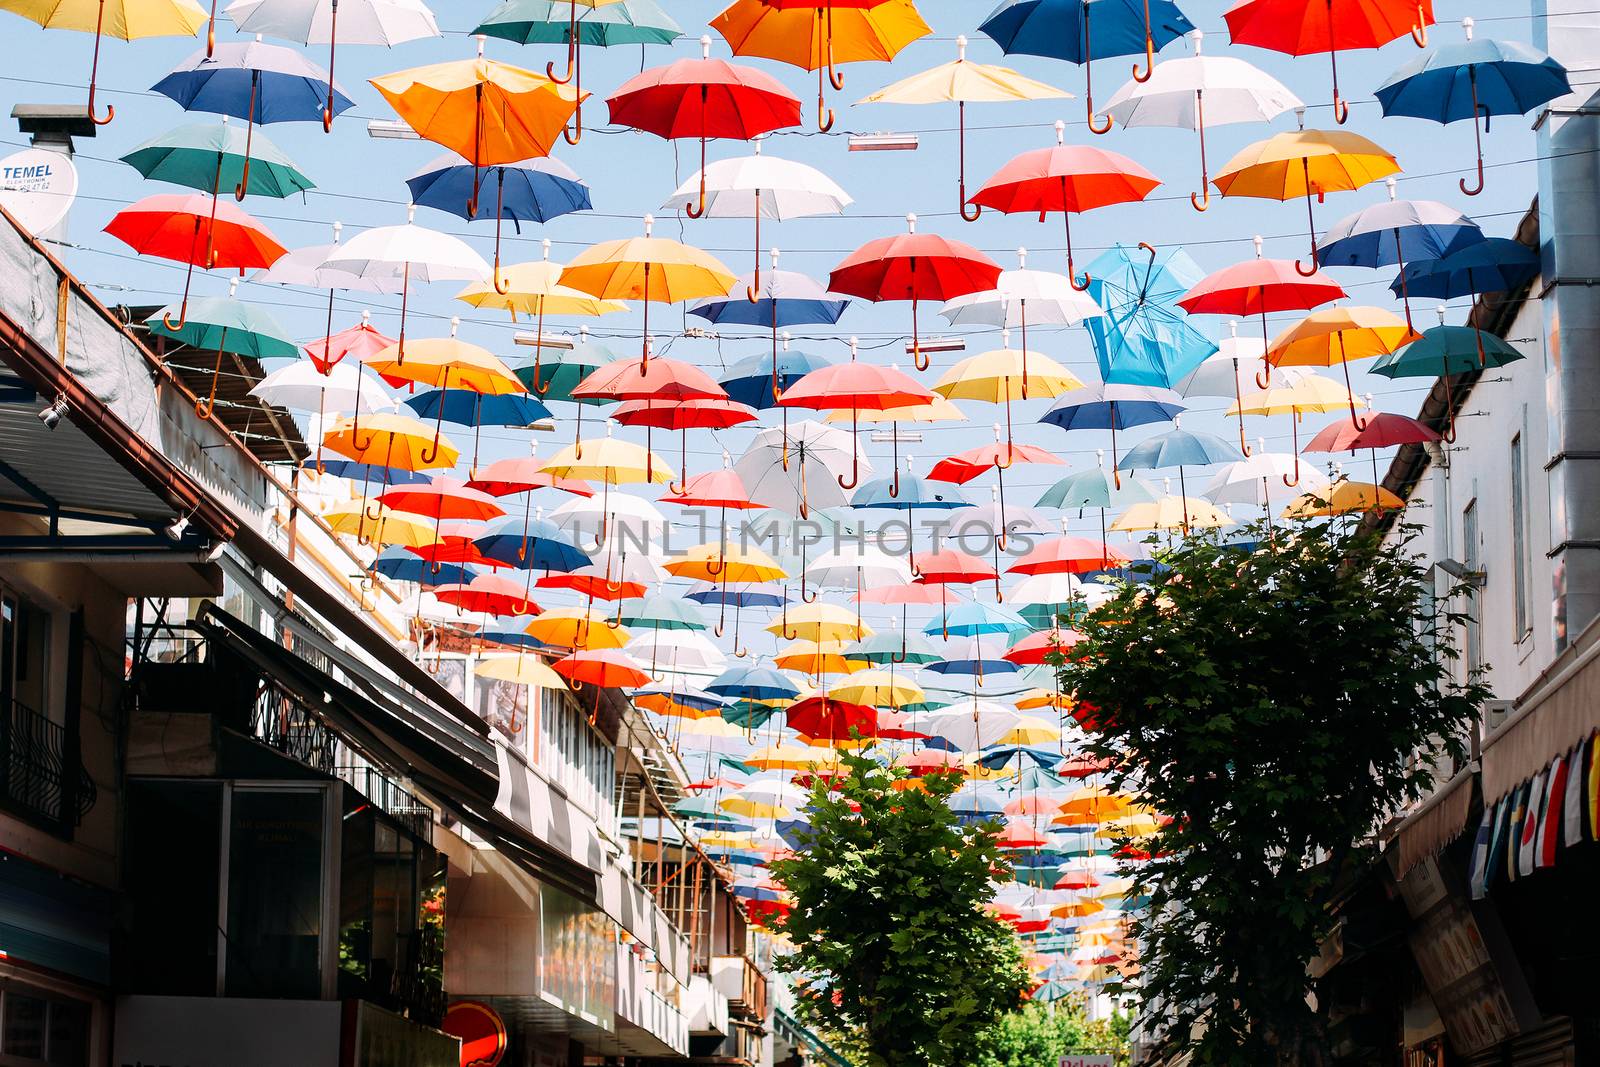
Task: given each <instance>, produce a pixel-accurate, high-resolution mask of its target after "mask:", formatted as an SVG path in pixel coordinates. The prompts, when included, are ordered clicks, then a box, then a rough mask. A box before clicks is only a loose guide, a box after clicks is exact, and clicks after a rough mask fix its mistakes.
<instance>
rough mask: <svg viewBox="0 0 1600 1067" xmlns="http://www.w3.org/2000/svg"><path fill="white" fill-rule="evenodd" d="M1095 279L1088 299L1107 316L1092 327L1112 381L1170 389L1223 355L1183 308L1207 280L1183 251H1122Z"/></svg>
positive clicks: (1107, 257) (1111, 254) (1146, 247)
mask: <svg viewBox="0 0 1600 1067" xmlns="http://www.w3.org/2000/svg"><path fill="white" fill-rule="evenodd" d="M1141 253H1142V255H1141ZM1089 272H1090V275H1091V280H1090V282H1089V295H1090V296H1092V297H1093V298H1094V299H1095V302H1096V303H1098V304H1099V305H1100V306H1101V307H1102V308H1104V309H1105V315H1103V316H1101V317H1100V318H1092V319H1089V320H1087V322H1086V325H1087V328H1088V330H1089V340H1090V341H1091V342H1092V343H1093V345H1094V354H1095V360H1096V362H1098V363H1099V365H1100V375H1101V377H1102V378H1104V379H1105V381H1107V382H1115V383H1119V384H1132V385H1149V386H1157V387H1160V388H1165V389H1170V388H1172V387H1173V386H1174V385H1175V384H1177V382H1179V381H1180V380H1182V379H1183V378H1184V377H1185V376H1186V375H1187V374H1188V373H1189V372H1190V371H1192V370H1194V369H1195V368H1196V367H1198V366H1199V365H1200V364H1201V363H1203V362H1205V360H1206V359H1207V358H1209V357H1210V356H1211V355H1212V353H1214V352H1216V351H1217V346H1216V344H1215V343H1213V342H1212V341H1211V340H1210V339H1209V338H1207V337H1205V336H1204V335H1203V334H1201V333H1200V331H1198V330H1196V329H1195V328H1194V327H1193V326H1191V325H1190V324H1189V322H1188V319H1187V318H1186V317H1185V316H1184V315H1183V314H1182V313H1181V312H1180V310H1179V308H1178V300H1179V299H1180V298H1181V297H1182V296H1183V294H1184V293H1185V292H1187V291H1188V290H1189V289H1191V288H1192V287H1193V286H1195V285H1196V284H1198V283H1199V281H1200V268H1199V267H1198V266H1197V265H1196V264H1195V262H1194V260H1192V259H1190V258H1189V254H1188V253H1187V252H1185V251H1184V250H1183V249H1182V248H1171V249H1166V250H1163V251H1158V250H1157V249H1156V248H1155V247H1154V246H1153V245H1150V244H1148V243H1146V242H1142V241H1141V242H1140V243H1139V247H1138V248H1137V249H1131V248H1128V247H1126V246H1125V245H1120V244H1119V245H1117V246H1115V247H1113V248H1111V249H1109V250H1107V251H1106V252H1103V253H1102V254H1101V255H1100V256H1099V257H1098V258H1097V259H1095V261H1094V262H1093V263H1091V264H1090V265H1089Z"/></svg>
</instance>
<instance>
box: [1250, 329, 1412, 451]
mask: <svg viewBox="0 0 1600 1067" xmlns="http://www.w3.org/2000/svg"><path fill="white" fill-rule="evenodd" d="M1421 336H1422V335H1421V334H1420V333H1417V332H1416V331H1415V330H1413V329H1412V328H1411V327H1410V326H1409V325H1408V324H1407V323H1406V320H1405V319H1402V318H1401V317H1400V316H1398V315H1396V314H1395V313H1394V312H1392V311H1386V310H1384V309H1383V308H1377V307H1335V308H1324V309H1323V310H1321V311H1313V312H1312V313H1311V314H1309V315H1307V316H1306V317H1305V318H1303V319H1301V320H1300V321H1299V322H1297V323H1295V324H1294V325H1293V326H1291V327H1289V328H1288V329H1287V330H1285V331H1283V332H1282V333H1280V334H1279V335H1278V336H1277V337H1275V338H1273V339H1272V344H1270V345H1268V346H1267V352H1266V355H1265V357H1263V358H1265V359H1266V361H1267V363H1268V365H1270V366H1273V367H1331V366H1333V365H1334V364H1335V363H1337V364H1339V365H1340V366H1341V367H1343V368H1344V387H1345V390H1346V392H1347V393H1348V394H1349V396H1350V421H1351V423H1353V424H1354V425H1355V427H1356V429H1358V430H1360V429H1363V428H1364V427H1365V425H1366V423H1365V422H1363V421H1362V420H1361V419H1360V418H1359V417H1358V416H1357V415H1356V405H1355V391H1354V389H1353V388H1352V386H1351V384H1350V361H1351V360H1352V359H1370V358H1372V357H1374V356H1383V355H1388V354H1389V353H1391V352H1395V351H1398V350H1399V349H1401V348H1404V347H1405V346H1406V345H1408V344H1410V343H1411V342H1412V341H1415V340H1417V339H1418V338H1420V337H1421Z"/></svg>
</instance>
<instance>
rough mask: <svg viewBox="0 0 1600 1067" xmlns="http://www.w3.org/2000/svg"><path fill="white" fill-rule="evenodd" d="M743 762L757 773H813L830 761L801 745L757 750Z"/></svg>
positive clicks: (770, 746) (781, 745) (828, 758)
mask: <svg viewBox="0 0 1600 1067" xmlns="http://www.w3.org/2000/svg"><path fill="white" fill-rule="evenodd" d="M744 762H745V763H748V764H749V765H750V766H752V767H754V768H755V769H756V770H758V771H814V770H816V769H817V768H818V767H824V766H827V765H828V764H829V763H831V762H832V759H831V758H830V757H828V756H824V755H821V754H819V753H817V752H814V751H812V750H811V749H809V748H805V747H803V746H801V745H788V744H780V745H768V746H767V747H766V748H762V749H758V750H756V752H755V753H753V754H752V755H749V756H746V757H745V758H744Z"/></svg>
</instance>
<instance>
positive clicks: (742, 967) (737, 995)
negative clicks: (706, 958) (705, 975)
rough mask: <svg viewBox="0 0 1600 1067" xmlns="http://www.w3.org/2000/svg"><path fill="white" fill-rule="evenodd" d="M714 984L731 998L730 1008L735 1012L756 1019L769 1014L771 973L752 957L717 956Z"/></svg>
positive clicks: (714, 964) (714, 965)
mask: <svg viewBox="0 0 1600 1067" xmlns="http://www.w3.org/2000/svg"><path fill="white" fill-rule="evenodd" d="M711 984H712V985H713V986H714V987H715V988H716V990H717V992H719V993H721V994H722V995H723V996H725V997H727V998H728V1007H729V1009H730V1010H732V1011H733V1012H734V1013H735V1014H739V1015H744V1016H746V1017H748V1018H752V1019H765V1018H766V1017H767V976H766V975H764V974H762V973H761V968H759V967H757V966H756V965H755V961H754V960H752V959H750V957H748V956H715V957H713V958H712V960H711Z"/></svg>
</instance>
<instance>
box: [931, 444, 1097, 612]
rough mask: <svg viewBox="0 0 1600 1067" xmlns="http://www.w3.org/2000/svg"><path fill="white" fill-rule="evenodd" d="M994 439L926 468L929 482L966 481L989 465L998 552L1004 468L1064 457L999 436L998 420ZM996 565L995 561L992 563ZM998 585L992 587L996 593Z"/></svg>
mask: <svg viewBox="0 0 1600 1067" xmlns="http://www.w3.org/2000/svg"><path fill="white" fill-rule="evenodd" d="M994 436H995V443H994V444H992V445H983V446H981V447H979V448H969V449H968V450H967V451H965V452H958V453H956V454H955V455H953V456H949V457H947V458H945V459H941V460H940V461H939V462H938V463H935V464H934V465H933V470H931V471H929V472H928V480H929V481H931V482H952V483H954V484H955V485H966V484H967V483H968V482H970V481H973V480H974V479H976V478H978V477H979V476H980V475H981V474H983V472H984V471H986V470H990V469H993V471H994V475H995V481H996V485H997V488H998V489H999V493H998V500H999V502H1000V529H999V530H998V531H996V533H995V539H994V547H995V553H996V556H997V557H998V554H999V553H1000V551H1001V550H1002V549H1004V548H1005V547H1006V523H1005V514H1006V471H1008V470H1010V469H1011V468H1012V466H1013V465H1015V464H1017V463H1040V464H1045V465H1049V466H1057V467H1061V466H1065V465H1066V462H1067V461H1066V460H1064V459H1062V458H1061V457H1060V456H1058V455H1056V454H1055V453H1054V452H1047V451H1045V450H1044V449H1042V448H1040V447H1039V446H1038V445H1021V444H1017V443H1015V442H1013V441H1011V440H1007V439H1002V438H1001V436H1000V427H999V425H998V424H996V425H995V428H994ZM996 565H998V563H997V564H996ZM999 592H1000V590H999V587H998V586H996V587H995V594H996V596H997V597H998V595H999Z"/></svg>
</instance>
